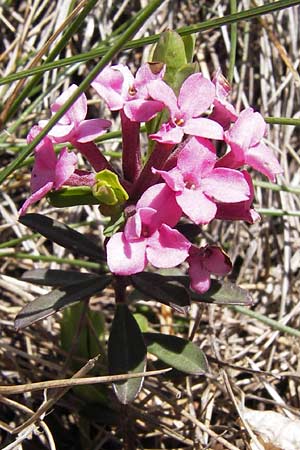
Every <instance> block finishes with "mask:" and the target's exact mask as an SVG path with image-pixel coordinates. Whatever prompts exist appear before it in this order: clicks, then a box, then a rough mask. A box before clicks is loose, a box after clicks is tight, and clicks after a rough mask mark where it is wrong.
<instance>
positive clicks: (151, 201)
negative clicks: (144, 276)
mask: <svg viewBox="0 0 300 450" xmlns="http://www.w3.org/2000/svg"><path fill="white" fill-rule="evenodd" d="M180 215H181V210H180V208H179V207H178V206H177V204H176V202H175V199H174V194H173V192H172V191H171V190H170V189H169V188H168V187H167V186H166V185H164V184H163V183H162V184H156V185H154V186H152V187H150V188H149V189H147V191H145V192H144V194H143V195H142V197H141V198H140V200H139V201H138V202H137V204H136V212H135V214H134V215H133V216H130V217H129V218H128V220H127V222H126V225H125V228H124V231H122V232H118V233H115V234H114V235H113V236H112V237H111V238H110V240H109V241H108V243H107V247H106V249H107V264H108V266H109V268H110V270H111V271H112V272H113V273H115V274H117V275H132V274H135V273H138V272H142V271H143V270H144V269H145V267H146V265H147V263H148V262H150V263H151V264H152V265H153V266H154V267H159V268H169V267H174V266H177V265H178V264H180V263H182V262H183V261H184V260H185V259H186V258H187V257H188V251H189V248H190V246H191V244H190V242H189V241H188V240H187V239H186V238H185V237H184V236H183V235H182V234H181V233H179V231H177V230H174V229H173V228H172V227H173V226H175V225H176V223H177V222H178V220H179V218H180Z"/></svg>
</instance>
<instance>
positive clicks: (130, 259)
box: [106, 233, 147, 275]
mask: <svg viewBox="0 0 300 450" xmlns="http://www.w3.org/2000/svg"><path fill="white" fill-rule="evenodd" d="M145 250H146V240H145V239H140V240H137V241H134V242H128V241H127V240H126V238H125V235H124V233H116V234H114V235H113V236H112V237H111V238H110V240H109V241H108V243H107V246H106V251H107V264H108V267H109V269H110V270H111V272H112V273H115V274H117V275H133V274H134V273H138V272H142V271H143V270H144V268H145V267H146V265H147V258H146V252H145Z"/></svg>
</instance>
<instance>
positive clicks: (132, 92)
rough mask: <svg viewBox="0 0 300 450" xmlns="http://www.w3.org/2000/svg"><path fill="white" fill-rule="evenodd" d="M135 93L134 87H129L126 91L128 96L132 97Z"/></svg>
mask: <svg viewBox="0 0 300 450" xmlns="http://www.w3.org/2000/svg"><path fill="white" fill-rule="evenodd" d="M136 93H137V90H136V88H135V87H134V86H130V88H129V89H128V95H131V96H134V95H135V94H136Z"/></svg>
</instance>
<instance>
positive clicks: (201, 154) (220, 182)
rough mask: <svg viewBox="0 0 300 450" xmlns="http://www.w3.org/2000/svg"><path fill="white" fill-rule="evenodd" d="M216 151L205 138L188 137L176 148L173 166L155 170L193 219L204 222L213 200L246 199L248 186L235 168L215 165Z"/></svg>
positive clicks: (212, 209) (208, 218) (209, 217)
mask: <svg viewBox="0 0 300 450" xmlns="http://www.w3.org/2000/svg"><path fill="white" fill-rule="evenodd" d="M216 159H217V157H216V154H215V150H214V147H213V145H212V144H211V143H210V141H208V140H207V139H201V138H196V137H192V138H191V139H190V140H189V141H188V143H187V144H186V145H185V146H184V147H183V149H182V150H181V151H180V153H179V155H178V159H177V166H176V167H174V168H173V169H171V170H170V171H168V172H165V171H163V170H157V171H155V169H154V171H155V172H156V173H159V174H160V175H161V176H162V178H163V179H164V180H165V182H166V183H167V185H168V186H169V188H170V189H172V190H173V191H174V192H175V194H176V202H177V204H178V205H179V206H180V208H181V209H182V211H183V212H184V213H185V214H186V215H187V216H188V217H189V218H190V219H191V220H192V221H193V222H195V223H197V224H205V223H208V222H210V221H211V220H212V219H213V218H214V217H215V215H216V212H217V205H216V204H217V202H224V203H230V204H231V203H235V202H241V201H245V200H248V198H249V194H250V191H249V186H248V184H247V182H246V180H245V178H244V175H243V174H242V173H240V172H238V171H236V170H233V169H227V168H215V163H216Z"/></svg>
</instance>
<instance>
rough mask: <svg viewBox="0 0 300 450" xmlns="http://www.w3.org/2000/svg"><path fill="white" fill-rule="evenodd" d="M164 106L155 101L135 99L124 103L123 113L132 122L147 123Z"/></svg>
mask: <svg viewBox="0 0 300 450" xmlns="http://www.w3.org/2000/svg"><path fill="white" fill-rule="evenodd" d="M164 106H165V105H164V104H163V103H161V102H158V101H156V100H144V99H136V100H131V101H128V102H126V103H125V105H124V113H125V115H126V116H127V117H128V118H129V119H130V120H132V121H134V122H148V120H151V119H152V118H153V117H154V116H155V115H156V114H157V113H158V112H160V111H161V110H162V109H163V108H164Z"/></svg>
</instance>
